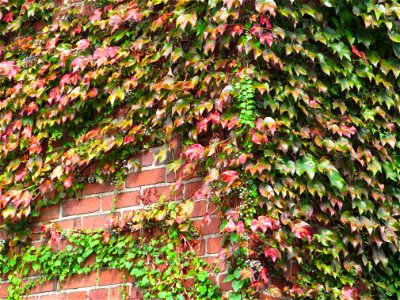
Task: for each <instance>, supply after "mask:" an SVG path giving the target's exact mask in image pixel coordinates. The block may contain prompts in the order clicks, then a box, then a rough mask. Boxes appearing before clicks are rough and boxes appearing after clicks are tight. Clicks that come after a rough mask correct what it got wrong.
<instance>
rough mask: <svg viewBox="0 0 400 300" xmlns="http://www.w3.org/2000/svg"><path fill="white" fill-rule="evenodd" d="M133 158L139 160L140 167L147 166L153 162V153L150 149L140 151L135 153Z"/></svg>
mask: <svg viewBox="0 0 400 300" xmlns="http://www.w3.org/2000/svg"><path fill="white" fill-rule="evenodd" d="M135 159H137V160H138V161H140V164H141V165H142V167H148V166H151V165H152V164H153V153H152V152H151V151H147V152H142V153H139V154H136V155H135Z"/></svg>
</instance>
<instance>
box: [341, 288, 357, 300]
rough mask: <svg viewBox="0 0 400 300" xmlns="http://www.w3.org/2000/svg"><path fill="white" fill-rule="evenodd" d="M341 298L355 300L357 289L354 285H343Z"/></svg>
mask: <svg viewBox="0 0 400 300" xmlns="http://www.w3.org/2000/svg"><path fill="white" fill-rule="evenodd" d="M342 299H343V300H357V299H358V291H357V289H356V288H355V287H350V286H345V287H344V288H343V289H342Z"/></svg>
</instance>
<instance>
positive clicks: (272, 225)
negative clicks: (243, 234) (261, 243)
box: [250, 216, 278, 233]
mask: <svg viewBox="0 0 400 300" xmlns="http://www.w3.org/2000/svg"><path fill="white" fill-rule="evenodd" d="M250 228H251V230H252V231H253V232H254V233H256V232H257V230H258V229H261V231H262V232H263V233H265V232H266V231H267V229H271V230H275V229H277V228H278V223H277V222H276V221H275V220H274V219H272V218H270V217H268V216H259V217H258V219H254V220H253V221H252V223H251V226H250Z"/></svg>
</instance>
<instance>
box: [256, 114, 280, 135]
mask: <svg viewBox="0 0 400 300" xmlns="http://www.w3.org/2000/svg"><path fill="white" fill-rule="evenodd" d="M276 126H277V124H276V121H275V120H274V119H272V118H271V117H266V118H264V119H261V118H258V119H257V121H256V127H257V129H258V131H260V132H264V131H265V130H266V129H267V128H268V130H269V131H270V132H271V133H272V134H274V133H275V130H276Z"/></svg>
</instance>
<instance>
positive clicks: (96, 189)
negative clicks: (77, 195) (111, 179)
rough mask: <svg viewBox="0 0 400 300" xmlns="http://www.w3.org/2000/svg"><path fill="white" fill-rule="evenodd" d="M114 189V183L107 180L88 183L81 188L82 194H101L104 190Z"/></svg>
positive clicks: (110, 190)
mask: <svg viewBox="0 0 400 300" xmlns="http://www.w3.org/2000/svg"><path fill="white" fill-rule="evenodd" d="M114 190H115V185H111V184H110V183H108V182H105V183H101V184H100V183H88V184H86V186H85V189H84V190H83V194H84V195H93V194H101V193H106V192H112V191H114Z"/></svg>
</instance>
